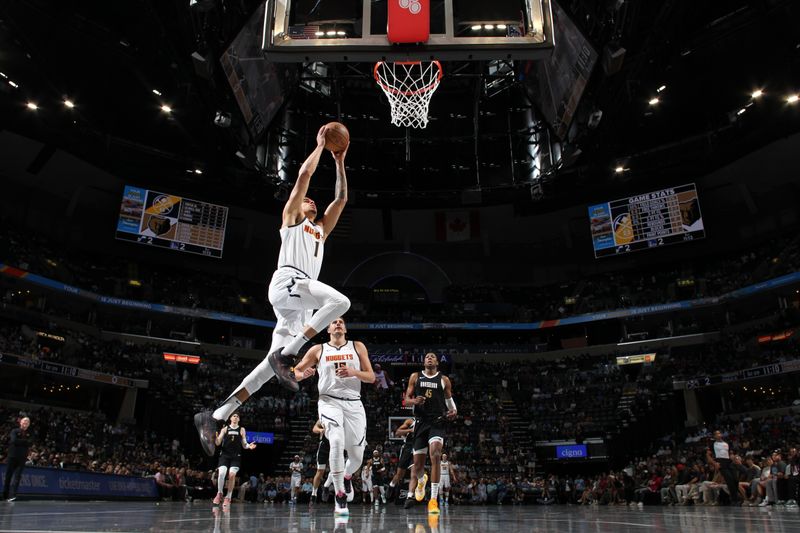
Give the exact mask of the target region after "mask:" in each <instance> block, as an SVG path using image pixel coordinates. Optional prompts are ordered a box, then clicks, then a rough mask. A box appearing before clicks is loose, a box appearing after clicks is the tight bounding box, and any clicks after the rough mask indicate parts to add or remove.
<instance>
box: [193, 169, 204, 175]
mask: <svg viewBox="0 0 800 533" xmlns="http://www.w3.org/2000/svg"><path fill="white" fill-rule="evenodd" d="M194 173H195V174H202V173H203V171H202V170H200V169H199V168H196V169H194Z"/></svg>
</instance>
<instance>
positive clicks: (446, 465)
mask: <svg viewBox="0 0 800 533" xmlns="http://www.w3.org/2000/svg"><path fill="white" fill-rule="evenodd" d="M439 476H440V477H450V461H442V462H441V463H439Z"/></svg>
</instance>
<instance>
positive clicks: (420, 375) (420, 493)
mask: <svg viewBox="0 0 800 533" xmlns="http://www.w3.org/2000/svg"><path fill="white" fill-rule="evenodd" d="M405 400H406V403H407V404H411V405H413V406H414V417H415V418H416V424H415V426H416V427H415V428H414V468H412V470H411V482H410V483H409V487H408V489H409V498H408V499H407V500H406V509H407V508H409V507H410V506H411V505H412V503H413V500H411V498H410V496H411V491H412V489H413V488H414V486H413V484H414V483H416V485H417V487H416V489H415V490H414V497H415V498H416V500H417V501H422V500H423V499H424V498H425V481H426V478H425V476H423V477H422V479H421V480H419V481H417V479H416V478H417V476H418V475H419V474H421V473H424V471H425V456H426V455H430V458H431V499H430V501H429V502H428V513H429V514H439V501H438V496H439V475H440V471H441V468H440V464H441V460H442V447H443V446H444V423H445V421H446V420H453V419H455V417H456V403H455V401H454V400H453V392H452V385H451V384H450V379H449V378H448V377H447V376H443V375H442V374H441V373H440V372H439V356H437V355H436V354H435V353H432V352H431V353H427V354H425V368H424V369H423V371H422V372H414V373H413V374H411V377H410V378H409V379H408V388H407V389H406V396H405Z"/></svg>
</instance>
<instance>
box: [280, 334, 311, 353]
mask: <svg viewBox="0 0 800 533" xmlns="http://www.w3.org/2000/svg"><path fill="white" fill-rule="evenodd" d="M309 340H311V339H309V338H308V337H306V336H305V335H302V334H299V335H295V336H294V338H293V339H292V341H291V342H290V343H289V344H287V345H286V347H285V348H284V349H283V354H284V355H297V352H299V351H300V348H302V347H303V346H305V345H306V343H307V342H308V341H309Z"/></svg>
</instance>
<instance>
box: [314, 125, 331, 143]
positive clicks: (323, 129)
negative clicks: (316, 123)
mask: <svg viewBox="0 0 800 533" xmlns="http://www.w3.org/2000/svg"><path fill="white" fill-rule="evenodd" d="M326 131H328V126H322V127H321V128H320V129H319V131H318V132H317V146H325V132H326Z"/></svg>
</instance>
